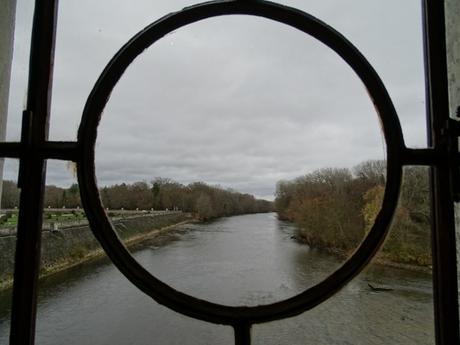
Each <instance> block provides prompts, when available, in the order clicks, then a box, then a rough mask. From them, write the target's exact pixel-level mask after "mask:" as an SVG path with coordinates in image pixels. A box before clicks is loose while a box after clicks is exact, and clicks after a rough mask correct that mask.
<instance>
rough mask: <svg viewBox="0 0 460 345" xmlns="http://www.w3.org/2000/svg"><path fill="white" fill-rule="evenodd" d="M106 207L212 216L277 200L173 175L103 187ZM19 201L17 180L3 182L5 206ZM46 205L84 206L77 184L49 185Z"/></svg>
mask: <svg viewBox="0 0 460 345" xmlns="http://www.w3.org/2000/svg"><path fill="white" fill-rule="evenodd" d="M99 192H100V195H101V199H102V203H103V204H104V207H106V208H109V209H111V210H119V209H125V210H136V209H139V210H150V209H154V210H166V209H168V210H182V211H184V212H192V213H195V214H196V215H197V216H198V217H199V218H200V219H202V220H208V219H212V218H217V217H222V216H232V215H237V214H247V213H260V212H272V211H273V209H274V207H273V202H270V201H267V200H260V199H256V198H255V197H254V196H253V195H250V194H244V193H240V192H237V191H234V190H231V189H224V188H222V187H219V186H211V185H208V184H206V183H204V182H194V183H190V184H188V185H184V184H181V183H178V182H176V181H174V180H172V179H169V178H156V179H154V180H153V181H151V183H147V182H135V183H131V184H128V183H121V184H114V185H111V186H106V187H103V188H100V190H99ZM18 205H19V190H18V188H17V186H16V183H14V182H13V181H4V182H3V192H2V208H15V207H17V206H18ZM44 206H45V207H51V208H63V207H66V208H77V207H81V200H80V191H79V188H78V185H77V184H73V185H71V186H70V187H69V188H62V187H57V186H52V185H50V186H46V188H45V199H44Z"/></svg>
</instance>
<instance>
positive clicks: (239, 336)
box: [233, 323, 251, 345]
mask: <svg viewBox="0 0 460 345" xmlns="http://www.w3.org/2000/svg"><path fill="white" fill-rule="evenodd" d="M233 329H234V330H235V345H250V344H251V325H250V324H248V323H239V324H237V325H235V326H233Z"/></svg>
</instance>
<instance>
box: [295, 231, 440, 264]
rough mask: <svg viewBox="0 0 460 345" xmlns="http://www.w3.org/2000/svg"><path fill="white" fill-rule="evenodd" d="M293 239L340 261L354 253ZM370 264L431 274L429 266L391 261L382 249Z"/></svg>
mask: <svg viewBox="0 0 460 345" xmlns="http://www.w3.org/2000/svg"><path fill="white" fill-rule="evenodd" d="M293 238H294V239H295V240H296V241H297V242H299V243H302V244H305V245H307V246H310V247H312V248H316V249H319V250H321V251H324V252H325V253H328V254H330V255H333V256H335V257H337V258H339V259H341V260H346V259H348V258H349V257H350V256H351V255H353V252H354V250H353V251H351V250H350V251H347V250H344V249H341V248H335V247H331V246H325V245H322V244H318V243H314V244H312V243H310V241H308V240H307V239H306V238H303V237H302V236H299V235H297V236H294V237H293ZM372 262H373V263H374V264H376V265H381V266H386V267H392V268H398V269H404V270H409V271H414V272H423V273H431V272H432V266H431V265H430V264H416V263H407V262H401V261H396V260H392V259H391V255H388V254H387V253H385V252H383V251H382V248H381V249H380V250H379V252H378V253H377V254H376V255H375V256H374V258H373V259H372Z"/></svg>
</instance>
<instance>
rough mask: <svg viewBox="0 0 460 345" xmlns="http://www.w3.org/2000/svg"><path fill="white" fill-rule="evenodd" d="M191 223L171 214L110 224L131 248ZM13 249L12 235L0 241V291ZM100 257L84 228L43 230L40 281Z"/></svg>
mask: <svg viewBox="0 0 460 345" xmlns="http://www.w3.org/2000/svg"><path fill="white" fill-rule="evenodd" d="M192 221H195V218H194V217H193V216H192V215H191V214H190V213H182V212H171V213H165V214H161V215H142V216H136V217H129V218H124V219H117V220H116V221H113V224H114V226H115V228H116V230H117V234H118V236H119V237H120V238H121V239H122V240H123V242H124V243H125V245H127V246H128V247H132V246H135V245H137V244H139V243H140V242H142V241H144V240H146V239H148V238H151V237H155V236H157V235H159V234H161V233H163V232H165V231H167V230H168V229H170V228H172V227H174V226H177V225H180V224H184V223H188V222H192ZM15 246H16V237H15V236H5V237H1V238H0V290H4V289H7V288H9V287H11V285H12V281H13V271H14V249H15ZM104 255H105V252H104V250H103V249H102V248H101V246H100V244H99V242H98V241H97V240H96V239H95V237H94V235H93V233H92V232H91V230H90V228H89V226H88V225H84V226H69V227H66V228H62V229H61V230H59V231H49V230H44V231H43V233H42V267H41V268H40V278H42V277H45V276H49V275H51V274H54V273H56V272H59V271H62V270H65V269H68V268H71V267H74V266H77V265H80V264H81V263H83V262H86V261H90V260H95V259H98V258H100V257H103V256H104Z"/></svg>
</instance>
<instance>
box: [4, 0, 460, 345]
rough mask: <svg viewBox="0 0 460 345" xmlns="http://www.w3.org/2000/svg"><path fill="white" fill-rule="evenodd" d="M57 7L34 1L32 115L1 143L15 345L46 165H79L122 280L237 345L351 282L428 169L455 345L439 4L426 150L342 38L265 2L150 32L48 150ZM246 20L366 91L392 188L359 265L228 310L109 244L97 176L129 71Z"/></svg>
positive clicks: (213, 6)
mask: <svg viewBox="0 0 460 345" xmlns="http://www.w3.org/2000/svg"><path fill="white" fill-rule="evenodd" d="M57 7H58V6H57V0H42V1H36V4H35V14H34V24H33V32H32V47H31V53H30V69H29V85H28V98H27V107H26V110H24V113H23V124H22V136H21V141H20V142H9V143H8V142H5V143H0V157H9V158H18V159H19V160H20V169H19V177H18V185H19V186H20V187H21V194H20V205H19V219H18V233H17V245H16V258H15V273H14V283H13V304H12V314H11V333H10V344H29V345H31V344H34V336H35V317H36V302H37V301H36V300H37V281H38V273H39V267H40V245H41V226H42V211H43V194H44V186H45V172H46V160H47V159H60V160H67V161H73V162H76V163H77V171H78V182H79V186H80V191H81V199H82V203H83V206H84V209H85V212H86V214H87V217H88V220H89V223H90V226H91V229H92V231H93V233H94V235H95V236H96V238H97V239H98V240H99V242H100V243H101V245H102V247H103V248H104V250H105V251H106V252H107V254H108V256H109V257H110V259H111V260H112V261H113V262H114V264H115V265H116V266H117V267H118V269H119V270H120V271H121V272H122V273H123V274H124V275H125V276H126V277H127V278H128V279H129V280H130V281H131V282H132V283H133V284H134V285H136V286H137V287H138V288H139V289H140V290H142V291H143V292H144V293H146V294H147V295H149V296H151V297H152V298H153V299H154V300H155V301H157V302H158V303H161V304H163V305H165V306H167V307H169V308H171V309H173V310H175V311H177V312H179V313H182V314H185V315H188V316H191V317H194V318H197V319H201V320H204V321H207V322H211V323H216V324H225V325H229V326H231V327H233V328H234V331H235V344H237V345H244V344H250V343H251V326H252V325H253V324H256V323H263V322H268V321H273V320H279V319H283V318H286V317H290V316H294V315H298V314H300V313H302V312H305V311H307V310H309V309H311V308H313V307H315V306H316V305H318V304H320V303H322V302H323V301H325V300H326V299H328V298H329V297H331V296H332V295H333V294H334V293H336V292H337V291H338V290H339V289H340V288H342V287H343V286H344V285H345V284H347V283H348V282H349V281H350V280H351V279H353V278H354V277H355V276H356V275H357V274H358V273H359V272H360V271H361V270H362V269H363V268H364V267H365V266H366V265H367V264H368V263H369V261H370V259H371V258H372V257H373V256H374V255H375V253H376V252H377V251H378V249H379V247H380V246H381V244H382V242H383V240H384V239H385V236H386V234H387V231H388V228H389V226H390V223H391V219H392V216H393V213H394V211H395V208H396V204H397V200H398V196H399V190H400V184H401V176H402V168H403V167H404V166H407V165H426V166H430V167H431V187H432V188H431V190H432V214H433V224H432V248H433V288H434V307H435V323H436V324H435V329H436V343H437V344H438V345H440V344H442V345H445V344H455V343H457V344H458V343H459V318H458V292H457V266H456V246H455V224H454V210H453V207H454V200H456V199H457V197H458V196H459V194H460V193H459V191H458V190H456V189H457V188H456V185H457V183H456V182H457V181H456V178H457V177H458V175H459V169H458V144H457V142H458V136H459V133H460V131H459V130H458V128H459V126H458V124H457V122H455V121H454V120H451V119H449V113H448V93H447V67H446V47H445V28H444V3H443V1H434V0H433V1H431V0H425V1H424V2H423V9H424V36H425V55H426V59H425V61H426V78H427V79H426V80H427V83H426V84H427V121H428V126H429V133H430V134H429V137H428V145H429V148H426V149H411V148H408V147H406V145H405V143H404V138H403V135H402V130H401V126H400V123H399V119H398V116H397V114H396V111H395V109H394V106H393V104H392V101H391V99H390V97H389V95H388V93H387V91H386V89H385V86H384V85H383V83H382V81H381V80H380V78H379V76H378V75H377V73H376V72H375V70H374V69H373V68H372V66H371V65H370V64H369V63H368V62H367V60H366V59H365V57H364V56H363V55H362V54H361V53H360V52H359V51H358V50H357V49H356V48H355V47H354V46H353V45H352V44H351V43H350V42H349V41H348V40H347V39H346V38H345V37H343V36H342V35H341V34H340V33H339V32H337V31H335V30H334V29H333V28H331V27H329V26H328V25H326V24H325V23H323V22H321V21H320V20H318V19H316V18H314V17H313V16H311V15H309V14H307V13H305V12H302V11H300V10H297V9H294V8H291V7H287V6H283V5H279V4H276V3H272V2H268V1H261V0H246V1H245V0H223V1H211V2H207V3H202V4H198V5H194V6H191V7H187V8H185V9H183V10H181V11H178V12H175V13H171V14H169V15H166V16H165V17H163V18H161V19H159V20H157V21H155V22H154V23H152V24H151V25H149V26H147V27H146V28H145V29H144V30H142V31H140V32H139V33H138V34H137V35H135V36H134V37H133V38H132V39H131V40H130V41H128V42H127V43H126V44H125V45H124V46H123V47H122V48H121V49H120V50H119V52H118V53H117V54H116V55H115V56H114V57H113V58H112V60H111V61H110V62H109V64H108V65H107V66H106V68H105V69H104V71H103V72H102V74H101V76H100V77H99V79H98V81H97V82H96V84H95V86H94V88H93V90H92V92H91V94H90V95H89V98H88V100H87V103H86V106H85V109H84V111H83V115H82V120H81V124H80V128H79V131H78V139H77V141H74V142H54V141H49V140H48V127H49V109H50V100H51V89H52V74H53V73H52V72H53V71H52V66H53V58H54V42H55V33H56V32H55V30H56V20H57ZM234 14H244V15H250V16H259V17H263V18H266V19H269V20H273V21H276V22H280V23H283V24H285V25H289V26H291V27H292V28H294V29H297V30H300V31H302V32H304V33H305V34H308V35H311V36H312V37H314V38H316V39H317V40H319V41H321V42H322V43H323V44H325V45H326V46H328V47H329V48H331V49H332V50H334V51H335V52H336V53H337V54H338V55H339V56H340V57H341V58H342V59H343V60H344V61H345V62H346V63H348V64H349V65H350V67H351V68H352V69H353V70H354V71H355V73H356V74H357V75H358V77H359V78H360V79H361V80H362V82H363V83H364V85H365V87H366V88H367V90H368V92H369V95H370V97H371V98H372V100H373V102H374V104H375V108H376V110H377V113H378V116H379V118H380V120H381V123H382V131H383V134H384V137H385V140H386V144H387V145H386V149H387V183H386V187H385V196H384V200H383V204H382V208H381V210H380V212H379V214H378V216H377V218H376V221H375V224H374V225H373V227H372V229H371V230H370V232H369V233H368V235H367V236H366V238H365V239H364V241H363V242H362V243H361V245H360V246H359V247H358V249H357V250H356V251H355V253H354V254H353V255H352V256H351V257H350V258H349V259H348V260H347V261H346V262H345V263H344V264H343V265H342V266H341V267H340V268H339V269H338V270H337V271H335V272H333V273H332V274H331V275H330V276H329V277H327V278H326V279H325V280H324V281H322V282H320V283H319V284H317V285H315V286H313V287H311V288H309V289H307V290H305V291H304V292H302V293H300V294H299V295H297V296H294V297H291V298H288V299H286V300H284V301H280V302H276V303H272V304H268V305H262V306H255V307H245V306H236V307H230V306H225V305H220V304H216V303H211V302H208V301H205V300H201V299H198V298H195V297H192V296H189V295H187V294H184V293H182V292H179V291H176V290H174V289H173V288H171V287H170V286H168V285H166V284H165V283H163V282H161V281H160V280H158V279H157V278H155V277H154V276H152V275H151V274H150V273H149V272H147V271H146V270H145V269H144V268H143V267H142V266H141V265H140V264H139V263H138V262H137V261H136V260H135V259H134V258H133V257H132V256H131V255H130V253H129V252H128V250H127V249H126V248H125V246H124V245H123V243H122V242H121V241H120V239H119V238H118V236H117V235H116V233H115V231H114V228H113V226H112V224H111V222H110V220H109V219H108V217H107V215H106V213H105V211H104V208H103V206H102V203H101V199H100V196H99V192H98V188H97V184H96V179H95V165H94V149H95V143H96V137H97V126H98V124H99V122H100V119H101V115H102V111H103V109H104V106H105V104H106V102H107V101H108V99H109V97H110V93H111V91H112V89H113V87H114V86H115V85H116V83H117V82H118V80H119V78H120V77H121V76H122V74H123V73H124V71H125V70H126V68H127V67H128V66H129V65H130V63H131V62H132V61H133V60H134V59H135V58H136V57H137V56H138V55H139V54H141V53H142V52H143V51H144V49H146V48H148V47H149V46H151V45H152V44H154V43H155V42H156V41H157V40H159V39H161V38H162V37H163V36H164V35H166V34H167V33H169V32H171V31H173V30H176V29H178V28H180V27H182V26H185V25H188V24H191V23H194V22H197V21H200V20H205V19H207V18H211V17H217V16H223V15H234Z"/></svg>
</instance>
